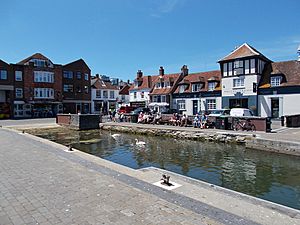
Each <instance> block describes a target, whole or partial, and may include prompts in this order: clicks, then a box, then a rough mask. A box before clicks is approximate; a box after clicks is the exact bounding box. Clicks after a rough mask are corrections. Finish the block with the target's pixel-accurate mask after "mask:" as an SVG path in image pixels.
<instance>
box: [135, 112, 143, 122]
mask: <svg viewBox="0 0 300 225" xmlns="http://www.w3.org/2000/svg"><path fill="white" fill-rule="evenodd" d="M143 121H144V114H143V112H140V114H139V116H138V121H137V122H138V123H143Z"/></svg>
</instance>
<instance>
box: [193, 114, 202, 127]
mask: <svg viewBox="0 0 300 225" xmlns="http://www.w3.org/2000/svg"><path fill="white" fill-rule="evenodd" d="M193 126H194V127H198V128H199V127H200V118H199V115H198V113H197V114H196V115H195V117H194V119H193Z"/></svg>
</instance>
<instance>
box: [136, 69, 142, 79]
mask: <svg viewBox="0 0 300 225" xmlns="http://www.w3.org/2000/svg"><path fill="white" fill-rule="evenodd" d="M142 76H143V72H142V70H138V71H137V73H136V78H141V77H142Z"/></svg>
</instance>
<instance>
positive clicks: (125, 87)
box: [119, 85, 130, 95]
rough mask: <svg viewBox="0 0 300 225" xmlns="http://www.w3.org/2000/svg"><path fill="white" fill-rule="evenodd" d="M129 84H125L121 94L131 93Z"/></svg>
mask: <svg viewBox="0 0 300 225" xmlns="http://www.w3.org/2000/svg"><path fill="white" fill-rule="evenodd" d="M129 88H130V86H129V85H125V86H124V87H123V88H122V89H121V90H120V91H119V95H129Z"/></svg>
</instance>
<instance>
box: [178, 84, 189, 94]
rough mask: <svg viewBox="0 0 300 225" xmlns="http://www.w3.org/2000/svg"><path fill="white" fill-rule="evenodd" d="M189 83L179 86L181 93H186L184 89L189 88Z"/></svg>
mask: <svg viewBox="0 0 300 225" xmlns="http://www.w3.org/2000/svg"><path fill="white" fill-rule="evenodd" d="M187 87H188V86H187V85H186V84H184V85H180V86H179V93H184V91H185V90H186V89H187Z"/></svg>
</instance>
